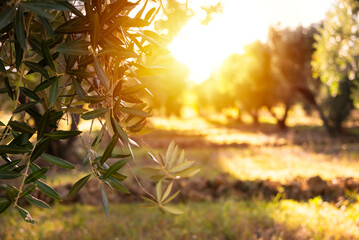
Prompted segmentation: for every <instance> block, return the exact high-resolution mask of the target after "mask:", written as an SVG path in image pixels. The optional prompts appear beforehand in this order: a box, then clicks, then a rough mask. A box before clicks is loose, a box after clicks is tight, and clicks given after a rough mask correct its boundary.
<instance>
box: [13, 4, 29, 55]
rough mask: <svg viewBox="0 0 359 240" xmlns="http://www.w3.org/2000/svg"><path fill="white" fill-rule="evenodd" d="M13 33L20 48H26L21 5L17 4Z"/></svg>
mask: <svg viewBox="0 0 359 240" xmlns="http://www.w3.org/2000/svg"><path fill="white" fill-rule="evenodd" d="M15 34H16V39H17V41H18V42H19V44H20V46H21V48H22V49H24V50H26V48H27V47H26V32H25V24H24V13H23V9H22V7H21V6H18V8H17V11H16V18H15Z"/></svg>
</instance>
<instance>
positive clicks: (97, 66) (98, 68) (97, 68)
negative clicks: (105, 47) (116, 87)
mask: <svg viewBox="0 0 359 240" xmlns="http://www.w3.org/2000/svg"><path fill="white" fill-rule="evenodd" d="M94 66H95V71H96V74H97V77H98V78H99V79H100V82H101V83H102V85H103V86H104V87H105V88H106V89H107V90H108V89H110V81H109V80H108V78H107V75H106V73H105V71H104V70H103V68H102V67H101V64H100V63H99V61H98V59H97V57H94Z"/></svg>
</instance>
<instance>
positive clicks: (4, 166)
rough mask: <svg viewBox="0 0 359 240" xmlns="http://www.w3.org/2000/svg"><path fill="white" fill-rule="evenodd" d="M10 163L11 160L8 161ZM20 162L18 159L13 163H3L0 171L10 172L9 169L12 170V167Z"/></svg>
mask: <svg viewBox="0 0 359 240" xmlns="http://www.w3.org/2000/svg"><path fill="white" fill-rule="evenodd" d="M10 161H11V160H10ZM21 161H22V159H18V160H14V161H12V162H8V163H5V164H3V165H1V166H0V169H3V170H10V169H12V168H13V167H15V166H16V165H17V164H19V163H20V162H21Z"/></svg>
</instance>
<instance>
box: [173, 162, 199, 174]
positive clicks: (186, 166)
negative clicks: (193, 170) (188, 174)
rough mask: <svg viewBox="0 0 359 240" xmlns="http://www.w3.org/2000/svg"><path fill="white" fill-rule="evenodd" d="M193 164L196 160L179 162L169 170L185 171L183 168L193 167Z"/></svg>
mask: <svg viewBox="0 0 359 240" xmlns="http://www.w3.org/2000/svg"><path fill="white" fill-rule="evenodd" d="M193 164H194V161H186V162H183V163H180V164H177V165H176V166H174V167H173V168H171V169H170V170H169V171H171V172H180V171H183V170H185V169H187V168H189V167H191V166H192V165H193Z"/></svg>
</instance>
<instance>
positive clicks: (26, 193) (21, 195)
mask: <svg viewBox="0 0 359 240" xmlns="http://www.w3.org/2000/svg"><path fill="white" fill-rule="evenodd" d="M35 188H36V185H35V184H31V185H30V186H28V187H27V188H26V189H25V190H23V191H22V193H21V194H20V197H24V196H27V195H29V194H31V193H32V192H33V191H34V190H35Z"/></svg>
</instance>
